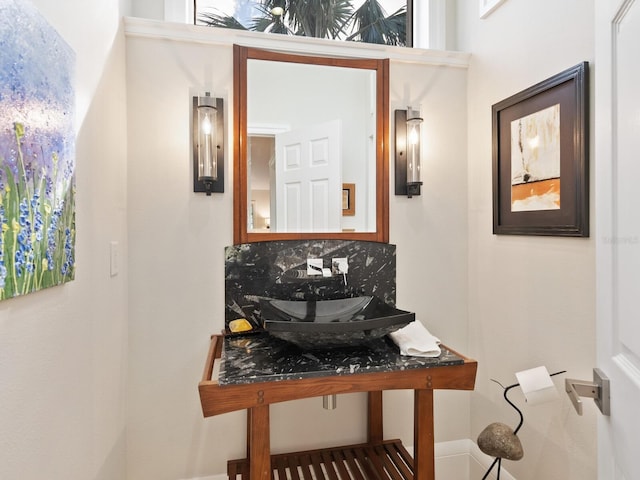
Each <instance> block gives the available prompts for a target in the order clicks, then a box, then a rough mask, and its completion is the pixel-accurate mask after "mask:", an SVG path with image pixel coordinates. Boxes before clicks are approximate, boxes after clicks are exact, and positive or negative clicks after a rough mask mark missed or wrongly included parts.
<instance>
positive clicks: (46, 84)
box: [0, 0, 76, 300]
mask: <svg viewBox="0 0 640 480" xmlns="http://www.w3.org/2000/svg"><path fill="white" fill-rule="evenodd" d="M74 69H75V54H74V52H73V50H72V49H71V48H70V47H69V46H68V45H67V44H66V43H65V41H64V40H63V39H62V37H61V36H60V35H59V34H58V33H57V32H56V31H55V29H54V28H53V27H52V26H51V25H50V24H49V23H48V22H47V21H46V20H45V18H44V17H43V16H42V15H41V14H40V13H39V12H38V10H37V9H36V8H35V7H34V6H33V5H32V4H31V3H30V2H29V1H27V0H0V226H1V232H0V300H3V299H7V298H12V297H16V296H18V295H25V294H28V293H32V292H35V291H38V290H41V289H43V288H47V287H51V286H55V285H60V284H62V283H65V282H68V281H70V280H73V278H74V274H75V236H76V231H75V129H74V106H75V91H74V83H73V75H74Z"/></svg>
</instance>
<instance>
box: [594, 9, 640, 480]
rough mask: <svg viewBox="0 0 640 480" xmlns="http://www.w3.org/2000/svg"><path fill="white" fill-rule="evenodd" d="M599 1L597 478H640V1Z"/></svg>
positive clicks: (597, 105) (596, 202)
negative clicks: (605, 400) (602, 402)
mask: <svg viewBox="0 0 640 480" xmlns="http://www.w3.org/2000/svg"><path fill="white" fill-rule="evenodd" d="M594 3H595V22H596V62H595V68H594V70H595V72H596V74H595V100H596V104H595V132H594V133H595V144H596V152H595V153H596V155H595V159H594V165H595V167H596V168H595V183H596V192H595V194H596V195H595V197H596V198H595V206H596V217H595V218H596V265H597V290H596V291H597V348H598V367H600V369H601V370H602V371H603V372H604V373H605V374H606V375H607V376H608V377H609V379H610V381H611V416H610V417H606V416H600V417H599V420H598V422H599V423H598V478H599V479H600V480H623V479H624V480H636V479H640V459H639V458H638V452H640V412H638V408H639V406H640V213H639V210H638V209H639V208H640V188H639V186H640V184H639V181H640V158H639V152H640V88H639V87H638V86H639V85H640V67H639V62H638V55H637V48H638V45H640V2H638V1H634V0H597V1H596V2H594Z"/></svg>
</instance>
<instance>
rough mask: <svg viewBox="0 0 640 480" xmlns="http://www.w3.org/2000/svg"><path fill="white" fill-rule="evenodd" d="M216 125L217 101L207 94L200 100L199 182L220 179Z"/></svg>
mask: <svg viewBox="0 0 640 480" xmlns="http://www.w3.org/2000/svg"><path fill="white" fill-rule="evenodd" d="M216 124H217V111H216V107H215V99H214V98H212V97H210V96H209V93H207V94H206V96H205V97H199V98H198V180H200V181H202V182H213V181H215V180H217V179H218V155H217V152H216V149H217V142H216V140H217V139H216V134H217V129H216Z"/></svg>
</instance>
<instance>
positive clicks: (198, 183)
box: [191, 97, 224, 195]
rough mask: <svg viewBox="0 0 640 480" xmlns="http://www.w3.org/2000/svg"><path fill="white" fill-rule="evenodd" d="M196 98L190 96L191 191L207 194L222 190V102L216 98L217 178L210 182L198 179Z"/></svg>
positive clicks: (221, 191)
mask: <svg viewBox="0 0 640 480" xmlns="http://www.w3.org/2000/svg"><path fill="white" fill-rule="evenodd" d="M198 98H199V97H193V98H192V108H191V110H192V119H191V139H192V152H193V191H194V192H203V193H206V194H207V195H210V194H211V193H212V192H213V193H223V192H224V102H223V100H222V98H216V99H214V100H215V107H216V110H217V115H216V124H215V129H216V131H217V135H216V156H217V178H216V179H215V180H214V181H213V182H207V183H209V184H210V188H209V189H207V184H206V183H205V182H204V181H202V180H199V179H198Z"/></svg>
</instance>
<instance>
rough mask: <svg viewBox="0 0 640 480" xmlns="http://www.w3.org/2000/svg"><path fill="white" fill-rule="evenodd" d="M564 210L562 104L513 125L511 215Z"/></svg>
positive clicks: (515, 121) (535, 113)
mask: <svg viewBox="0 0 640 480" xmlns="http://www.w3.org/2000/svg"><path fill="white" fill-rule="evenodd" d="M558 209H560V104H556V105H552V106H550V107H548V108H545V109H543V110H539V111H537V112H534V113H532V114H530V115H527V116H525V117H521V118H519V119H517V120H514V121H512V122H511V211H512V212H524V211H535V210H558Z"/></svg>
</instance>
